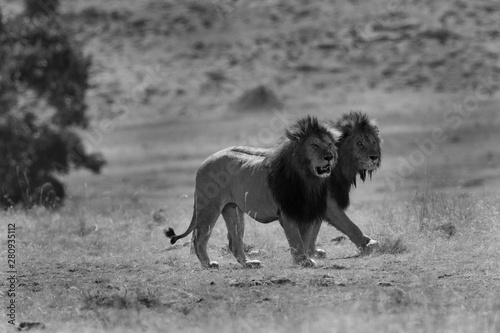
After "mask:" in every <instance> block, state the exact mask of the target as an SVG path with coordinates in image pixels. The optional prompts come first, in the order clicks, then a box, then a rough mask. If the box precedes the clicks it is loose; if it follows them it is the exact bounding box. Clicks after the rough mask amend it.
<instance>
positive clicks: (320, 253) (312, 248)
mask: <svg viewBox="0 0 500 333" xmlns="http://www.w3.org/2000/svg"><path fill="white" fill-rule="evenodd" d="M321 223H322V221H320V220H319V221H317V222H315V223H314V224H313V225H312V226H311V231H310V235H309V241H308V243H309V247H308V248H309V256H310V257H313V258H318V259H325V258H326V251H325V250H322V249H318V248H316V239H317V238H318V234H319V230H320V228H321ZM302 238H304V236H303V237H302Z"/></svg>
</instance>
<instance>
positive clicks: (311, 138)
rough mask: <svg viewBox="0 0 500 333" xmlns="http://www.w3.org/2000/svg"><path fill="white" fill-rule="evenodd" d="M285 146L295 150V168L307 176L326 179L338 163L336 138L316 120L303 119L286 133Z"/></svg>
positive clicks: (310, 118) (311, 118)
mask: <svg viewBox="0 0 500 333" xmlns="http://www.w3.org/2000/svg"><path fill="white" fill-rule="evenodd" d="M285 136H286V139H287V140H288V141H285V143H284V146H287V147H289V148H294V151H293V155H294V158H293V159H292V162H293V167H294V168H295V169H296V170H297V171H298V172H304V171H308V172H309V174H308V175H306V176H313V177H320V178H326V177H328V176H330V173H331V172H332V169H333V165H334V164H335V163H336V161H337V149H336V147H335V142H336V140H335V137H334V136H333V133H332V132H331V131H328V129H327V128H326V127H325V126H323V125H320V124H319V122H318V120H317V119H316V118H313V117H310V116H307V117H304V118H301V119H300V120H299V121H297V123H295V124H294V125H293V126H292V127H290V128H289V129H288V130H287V131H286V133H285Z"/></svg>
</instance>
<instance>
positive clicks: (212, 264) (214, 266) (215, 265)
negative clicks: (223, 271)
mask: <svg viewBox="0 0 500 333" xmlns="http://www.w3.org/2000/svg"><path fill="white" fill-rule="evenodd" d="M206 268H210V269H218V268H219V263H218V262H217V261H210V262H209V263H208V265H207V266H206Z"/></svg>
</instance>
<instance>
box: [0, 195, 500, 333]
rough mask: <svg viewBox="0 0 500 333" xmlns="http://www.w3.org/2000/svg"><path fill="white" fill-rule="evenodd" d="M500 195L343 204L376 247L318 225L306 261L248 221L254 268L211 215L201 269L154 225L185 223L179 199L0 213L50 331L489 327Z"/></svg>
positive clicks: (271, 231) (24, 305) (27, 297)
mask: <svg viewBox="0 0 500 333" xmlns="http://www.w3.org/2000/svg"><path fill="white" fill-rule="evenodd" d="M499 208H500V207H498V198H488V199H485V198H480V197H477V196H474V195H470V194H468V193H467V192H457V193H455V194H442V193H441V194H439V193H434V192H428V191H423V192H421V193H420V194H419V195H417V196H415V197H413V198H412V199H411V200H408V201H404V200H402V199H400V198H393V199H391V200H388V201H386V202H381V203H380V204H379V205H368V204H366V205H356V206H355V209H353V211H352V212H351V214H350V215H351V216H352V217H353V218H354V219H355V221H357V222H358V223H359V225H360V226H361V227H362V228H363V229H364V230H365V231H366V232H367V233H368V234H370V235H372V236H373V237H375V238H377V239H379V240H380V241H381V247H380V249H379V250H378V251H376V252H375V253H372V254H370V255H367V256H356V254H357V250H356V249H355V247H354V246H353V245H352V244H351V243H350V242H349V241H347V240H339V239H338V237H339V236H340V234H339V233H338V232H336V231H335V230H333V229H332V228H329V227H327V226H324V228H323V231H322V233H321V234H320V239H319V244H320V246H321V247H322V248H324V249H325V250H326V251H327V252H328V258H327V259H325V260H320V261H319V264H320V265H319V267H318V268H315V269H301V268H297V267H295V266H293V265H292V264H291V256H290V254H289V252H288V249H287V245H286V241H285V237H284V234H283V232H282V230H281V228H280V227H279V225H278V224H273V225H261V224H258V223H255V222H252V221H248V223H247V233H246V240H247V243H248V244H249V247H250V249H251V250H254V251H258V252H257V253H255V252H254V256H255V257H256V258H259V259H260V260H261V261H262V262H263V264H264V267H263V268H262V269H258V270H247V269H242V268H241V267H240V266H239V265H238V264H237V263H236V261H235V259H234V258H233V256H232V255H231V254H230V253H229V252H228V251H227V249H226V248H225V244H226V240H225V226H224V224H223V223H218V224H217V225H216V229H215V230H214V232H213V236H212V238H211V243H210V246H209V250H210V253H211V256H212V258H213V259H215V260H218V261H219V263H220V264H221V268H220V269H219V270H202V269H201V268H200V266H199V263H198V260H197V259H196V258H195V256H194V255H192V254H190V251H189V241H186V242H185V243H181V244H179V245H176V246H174V247H170V246H168V245H167V240H166V239H165V237H164V236H163V233H162V229H163V228H164V227H165V226H167V225H173V226H174V227H177V228H183V227H185V226H186V222H187V216H185V213H184V212H179V211H175V210H168V211H165V212H163V213H159V215H158V216H156V217H155V218H152V217H151V216H150V215H149V214H146V213H143V212H141V207H137V209H135V210H134V209H130V208H127V209H122V210H120V209H117V210H115V211H113V212H108V213H103V214H96V213H95V212H93V211H92V208H90V207H86V206H84V205H83V206H79V207H77V206H74V207H66V208H65V209H64V210H63V211H61V212H59V213H50V212H47V211H45V210H41V209H40V210H34V211H30V212H26V213H24V212H8V213H2V221H5V222H7V223H15V224H16V237H17V248H18V253H17V256H18V265H19V282H18V295H20V296H19V297H18V298H17V302H18V313H17V316H18V318H19V319H20V320H21V321H35V322H42V323H45V324H46V326H47V328H48V329H49V330H50V331H51V332H68V331H78V332H94V331H98V332H101V331H102V332H105V331H106V332H107V331H116V332H122V331H130V332H135V331H138V330H143V331H146V332H164V331H175V332H178V331H179V332H193V331H194V332H196V331H200V332H217V331H224V332H233V331H244V332H254V331H262V332H287V331H291V332H311V331H314V332H332V331H334V332H337V331H338V332H358V331H360V330H368V329H370V330H374V331H384V332H403V331H404V332H407V331H415V332H430V331H439V332H497V331H498V330H499V329H500V316H499V314H498V313H499V311H498V310H499V308H500V303H499V297H498V296H499V294H498V291H499V290H500V279H499V278H498V276H500V269H499V267H498V261H499V260H500V257H499V253H500V245H499V244H500V229H499V224H498V209H499ZM1 237H2V239H6V235H5V232H4V230H2V235H1ZM2 284H3V286H2V289H3V290H4V289H5V286H6V283H5V282H4V281H2Z"/></svg>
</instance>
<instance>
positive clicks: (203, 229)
mask: <svg viewBox="0 0 500 333" xmlns="http://www.w3.org/2000/svg"><path fill="white" fill-rule="evenodd" d="M195 214H196V215H194V216H193V218H196V219H198V221H197V224H196V228H195V230H194V232H193V247H194V252H195V253H196V256H197V257H198V259H199V260H200V263H201V266H202V267H203V268H219V264H218V263H217V262H216V261H210V258H209V257H208V252H207V246H208V240H209V239H210V235H211V234H212V230H213V228H214V226H215V222H217V218H218V217H219V215H220V211H219V210H218V209H217V208H214V207H211V206H208V207H204V208H202V209H199V210H197V211H196V213H195Z"/></svg>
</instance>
